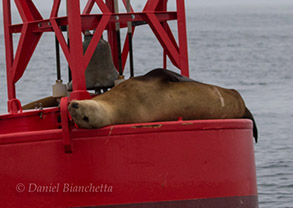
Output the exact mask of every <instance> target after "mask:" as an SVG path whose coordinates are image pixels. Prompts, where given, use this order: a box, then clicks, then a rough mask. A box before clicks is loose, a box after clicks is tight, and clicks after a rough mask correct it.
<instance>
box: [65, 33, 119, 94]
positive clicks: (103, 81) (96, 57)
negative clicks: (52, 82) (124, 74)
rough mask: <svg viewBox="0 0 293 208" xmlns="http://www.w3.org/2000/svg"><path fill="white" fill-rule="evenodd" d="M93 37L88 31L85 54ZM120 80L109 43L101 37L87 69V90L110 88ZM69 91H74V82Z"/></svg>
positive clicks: (84, 43) (84, 47) (84, 48)
mask: <svg viewBox="0 0 293 208" xmlns="http://www.w3.org/2000/svg"><path fill="white" fill-rule="evenodd" d="M92 37H93V35H92V34H91V33H90V32H89V31H86V33H85V36H84V41H83V52H84V53H85V52H86V50H87V48H88V46H89V44H90V42H91V40H92ZM117 78H118V71H117V70H116V68H115V66H114V63H113V59H112V53H111V48H110V45H109V43H108V42H107V41H106V40H104V39H103V37H101V39H100V40H99V43H98V45H97V47H96V49H95V51H94V54H93V56H92V58H91V60H90V62H89V64H88V66H87V68H86V71H85V80H86V87H87V89H97V88H105V87H107V88H110V87H113V86H114V81H115V80H116V79H117ZM68 90H69V91H71V90H72V82H70V83H69V84H68Z"/></svg>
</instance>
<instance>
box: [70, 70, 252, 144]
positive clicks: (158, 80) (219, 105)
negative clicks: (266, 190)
mask: <svg viewBox="0 0 293 208" xmlns="http://www.w3.org/2000/svg"><path fill="white" fill-rule="evenodd" d="M68 109H69V112H70V114H71V116H72V118H73V120H74V122H75V123H76V124H77V125H78V126H79V127H81V128H100V127H103V126H107V125H113V124H125V123H144V122H153V121H172V120H177V119H178V118H179V117H182V118H183V119H184V120H195V119H228V118H249V119H252V120H253V123H254V137H255V139H256V141H257V129H256V125H255V122H254V119H253V116H252V114H251V113H250V112H249V110H248V109H247V108H246V107H245V103H244V101H243V99H242V98H241V96H240V94H239V93H238V92H237V91H236V90H233V89H225V88H222V87H218V86H215V85H210V84H204V83H201V82H197V81H194V80H192V79H189V78H187V77H184V76H182V75H180V74H177V73H175V72H172V71H169V70H166V69H155V70H152V71H150V72H149V73H147V74H146V75H144V76H139V77H134V78H131V79H129V80H127V81H124V82H123V83H121V84H119V85H118V86H115V87H114V88H112V90H110V91H108V92H106V93H104V94H102V95H98V96H96V97H94V98H92V99H91V100H81V101H77V100H74V101H72V102H71V103H70V104H69V106H68Z"/></svg>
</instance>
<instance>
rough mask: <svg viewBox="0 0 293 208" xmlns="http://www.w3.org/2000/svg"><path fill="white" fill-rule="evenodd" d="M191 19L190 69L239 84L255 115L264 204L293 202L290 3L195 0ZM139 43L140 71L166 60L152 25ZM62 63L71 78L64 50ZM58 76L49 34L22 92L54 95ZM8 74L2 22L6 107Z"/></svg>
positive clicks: (0, 64) (0, 86)
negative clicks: (201, 0) (205, 0)
mask: <svg viewBox="0 0 293 208" xmlns="http://www.w3.org/2000/svg"><path fill="white" fill-rule="evenodd" d="M187 7H188V5H187ZM1 18H2V17H1ZM1 24H2V19H1ZM187 24H188V41H189V64H190V71H191V77H192V78H193V79H196V80H198V81H202V82H206V83H212V84H217V85H220V86H223V87H227V88H234V89H237V90H239V91H240V93H241V94H242V96H243V97H244V99H245V101H246V104H247V106H248V107H249V108H250V110H251V111H252V112H253V114H254V116H255V119H256V121H257V124H258V129H259V143H258V144H256V145H255V153H256V166H257V180H258V191H259V201H260V207H262V208H287V207H293V138H292V135H293V110H292V107H293V3H292V4H290V3H288V4H287V5H277V4H274V5H258V6H252V5H251V6H249V5H246V6H239V5H238V6H236V5H234V6H220V7H215V6H198V7H195V6H193V7H188V9H187ZM171 25H172V26H175V24H171ZM15 38H16V39H17V38H18V37H17V35H16V36H15ZM134 46H135V49H134V53H135V55H134V58H135V67H136V74H142V73H144V72H146V71H147V70H150V69H153V68H156V67H161V66H162V64H161V63H162V58H161V54H162V50H161V48H160V47H159V43H158V42H157V41H156V40H155V38H154V35H153V34H152V33H151V32H150V30H149V28H148V27H146V26H142V27H141V28H137V30H136V34H135V38H134ZM62 65H63V66H62V70H63V75H64V77H63V79H64V80H65V81H67V76H66V71H67V66H66V63H65V61H64V58H63V59H62ZM169 68H171V69H173V68H174V67H172V66H170V67H169ZM55 79H56V75H55V57H54V37H53V36H52V35H51V34H45V35H44V36H43V38H42V40H41V45H40V46H39V47H38V48H37V52H36V53H35V55H34V56H33V58H32V60H31V62H30V64H29V66H28V70H27V71H26V72H25V74H24V76H23V78H22V79H21V81H19V83H17V96H18V98H19V99H20V100H21V101H22V102H23V103H27V102H29V101H31V100H34V99H37V98H40V97H44V96H47V95H50V94H51V85H52V84H53V83H54V82H55ZM5 80H6V75H5V58H4V37H3V29H2V27H1V29H0V113H4V112H6V97H7V95H6V81H5Z"/></svg>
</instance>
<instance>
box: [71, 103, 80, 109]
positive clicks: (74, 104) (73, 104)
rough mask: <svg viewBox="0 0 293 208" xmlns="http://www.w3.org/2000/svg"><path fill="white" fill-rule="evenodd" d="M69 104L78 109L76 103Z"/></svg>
mask: <svg viewBox="0 0 293 208" xmlns="http://www.w3.org/2000/svg"><path fill="white" fill-rule="evenodd" d="M71 106H72V108H75V109H78V107H79V105H78V103H72V104H71Z"/></svg>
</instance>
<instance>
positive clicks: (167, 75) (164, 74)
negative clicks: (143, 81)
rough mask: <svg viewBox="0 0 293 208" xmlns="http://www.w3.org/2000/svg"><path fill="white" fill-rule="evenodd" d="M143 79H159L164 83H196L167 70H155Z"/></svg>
mask: <svg viewBox="0 0 293 208" xmlns="http://www.w3.org/2000/svg"><path fill="white" fill-rule="evenodd" d="M143 77H145V78H159V79H161V80H163V81H169V82H195V81H194V80H192V79H190V78H188V77H185V76H183V75H181V74H178V73H176V72H173V71H170V70H167V69H162V68H158V69H154V70H152V71H150V72H148V73H147V74H145V75H144V76H143Z"/></svg>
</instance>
